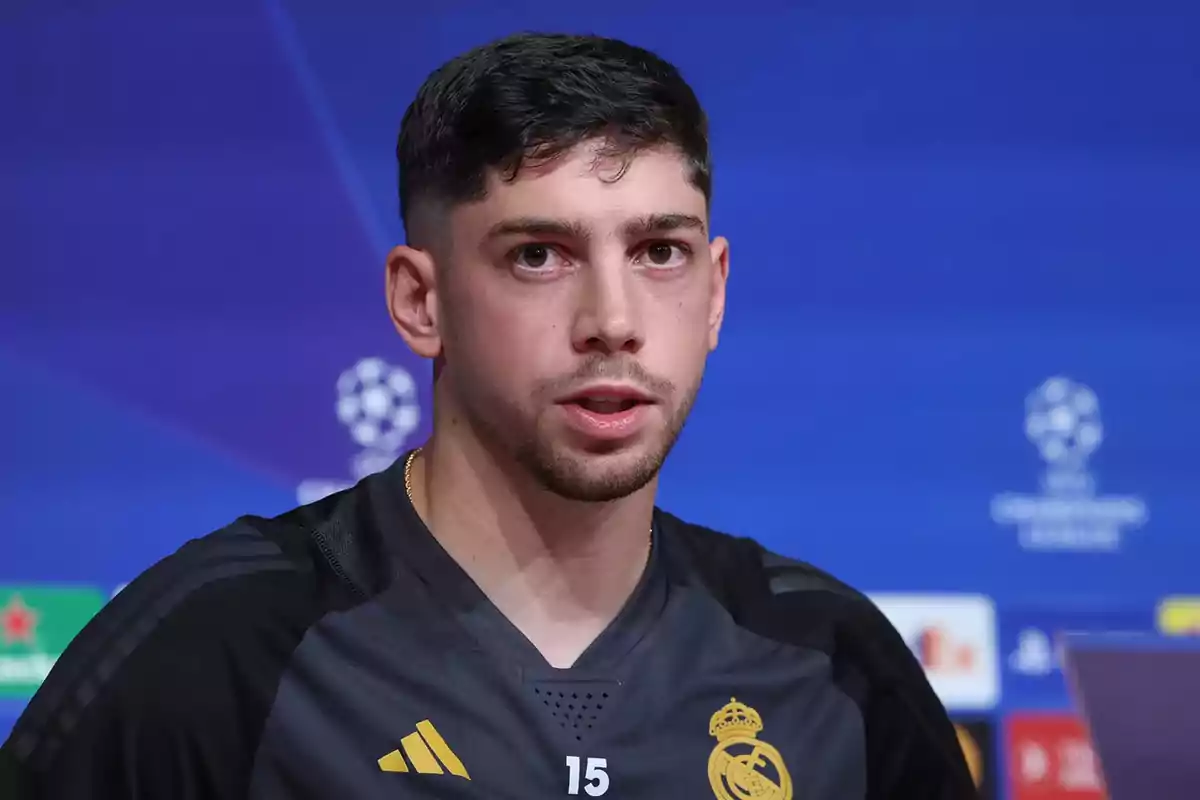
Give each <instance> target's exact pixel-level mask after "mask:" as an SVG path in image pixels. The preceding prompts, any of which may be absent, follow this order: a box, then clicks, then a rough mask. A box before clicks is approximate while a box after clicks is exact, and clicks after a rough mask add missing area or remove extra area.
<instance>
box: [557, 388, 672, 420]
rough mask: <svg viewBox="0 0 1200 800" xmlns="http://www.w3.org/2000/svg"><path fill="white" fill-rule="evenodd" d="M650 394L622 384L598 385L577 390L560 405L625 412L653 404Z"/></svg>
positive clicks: (596, 411) (600, 412)
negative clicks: (621, 385)
mask: <svg viewBox="0 0 1200 800" xmlns="http://www.w3.org/2000/svg"><path fill="white" fill-rule="evenodd" d="M654 402H655V401H654V399H653V398H652V397H650V396H649V395H646V394H643V393H642V392H640V391H638V390H636V389H633V388H630V387H620V386H597V387H592V388H589V389H584V390H582V391H579V392H576V393H575V394H572V395H570V396H568V397H566V398H563V399H562V400H560V401H559V404H560V405H569V406H578V407H579V408H582V409H583V410H584V411H587V412H589V413H591V414H597V415H605V416H606V415H610V414H623V413H625V412H627V411H631V410H633V409H635V408H637V407H638V406H647V405H653V404H654Z"/></svg>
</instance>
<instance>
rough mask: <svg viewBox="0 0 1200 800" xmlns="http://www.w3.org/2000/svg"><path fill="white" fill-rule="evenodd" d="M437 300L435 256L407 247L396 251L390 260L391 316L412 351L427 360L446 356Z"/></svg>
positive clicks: (388, 259)
mask: <svg viewBox="0 0 1200 800" xmlns="http://www.w3.org/2000/svg"><path fill="white" fill-rule="evenodd" d="M437 300H438V293H437V270H436V269H435V265H434V261H433V256H432V255H430V254H429V252H428V251H426V250H418V249H416V248H414V247H408V246H406V245H399V246H397V247H395V248H393V249H392V252H390V253H388V258H387V303H388V312H389V313H390V314H391V316H392V324H393V325H395V326H396V330H397V331H399V332H400V335H401V336H402V337H404V341H405V342H407V343H408V346H409V348H410V349H411V350H412V351H413V352H414V353H416V354H417V355H419V356H421V357H423V358H437V357H438V356H439V355H441V353H442V336H441V332H440V331H439V330H438V302H437Z"/></svg>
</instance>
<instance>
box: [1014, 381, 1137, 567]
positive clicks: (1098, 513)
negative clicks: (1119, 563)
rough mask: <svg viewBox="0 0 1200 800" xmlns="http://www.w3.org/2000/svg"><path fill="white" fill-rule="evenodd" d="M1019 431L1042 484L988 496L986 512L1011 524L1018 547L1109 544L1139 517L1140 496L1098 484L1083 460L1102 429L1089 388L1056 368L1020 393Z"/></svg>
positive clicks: (1105, 547)
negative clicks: (1038, 462)
mask: <svg viewBox="0 0 1200 800" xmlns="http://www.w3.org/2000/svg"><path fill="white" fill-rule="evenodd" d="M1025 435H1026V436H1027V437H1028V439H1029V441H1030V442H1031V443H1032V444H1033V445H1034V447H1036V448H1037V451H1038V455H1039V456H1041V459H1042V461H1043V462H1045V472H1044V473H1043V474H1042V480H1041V484H1042V485H1041V492H1040V493H1038V494H1020V493H1016V492H1005V493H1003V494H1000V495H997V496H996V497H994V498H993V499H992V519H993V520H994V521H995V522H996V523H998V524H1000V525H1012V526H1015V527H1016V528H1017V530H1018V535H1019V541H1020V545H1021V547H1022V548H1024V549H1026V550H1041V551H1050V550H1053V551H1092V552H1115V551H1117V550H1118V549H1120V546H1121V541H1122V537H1123V534H1124V532H1125V531H1126V530H1129V529H1134V528H1138V527H1141V526H1142V525H1144V524H1145V522H1146V518H1147V514H1146V505H1145V503H1144V502H1143V501H1142V499H1141V498H1139V497H1134V496H1127V495H1100V494H1098V492H1097V489H1096V477H1095V475H1094V474H1093V473H1092V471H1091V470H1090V469H1089V464H1088V460H1089V459H1090V458H1091V456H1092V455H1093V454H1094V453H1095V452H1096V450H1097V449H1098V448H1099V447H1100V445H1101V443H1102V442H1103V441H1104V435H1105V430H1104V425H1103V423H1102V422H1101V419H1100V401H1099V400H1098V398H1097V397H1096V394H1095V392H1093V391H1092V390H1091V388H1089V387H1088V386H1085V385H1084V384H1082V383H1078V382H1076V381H1073V380H1071V379H1070V378H1066V377H1062V376H1057V377H1053V378H1050V379H1049V380H1047V381H1045V382H1044V383H1043V384H1042V385H1041V386H1039V387H1038V388H1037V389H1035V390H1034V391H1033V392H1031V393H1030V394H1029V396H1028V397H1027V398H1026V400H1025Z"/></svg>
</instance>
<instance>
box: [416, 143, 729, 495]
mask: <svg viewBox="0 0 1200 800" xmlns="http://www.w3.org/2000/svg"><path fill="white" fill-rule="evenodd" d="M622 167H624V172H623V173H622V172H621V170H622ZM707 218H708V215H707V209H706V203H705V199H704V196H703V194H702V193H701V192H700V191H699V190H698V189H696V187H695V186H693V185H692V184H691V183H690V181H689V180H688V173H687V166H686V162H685V161H684V159H683V158H682V156H680V155H679V154H678V153H677V152H675V151H674V150H671V149H666V148H663V149H653V150H647V151H644V152H641V153H639V154H637V155H635V156H633V157H632V159H631V160H628V161H624V162H617V161H614V160H611V159H604V158H598V157H597V151H596V146H595V144H594V143H593V144H584V145H582V146H580V147H578V148H576V149H575V150H573V151H571V152H569V153H566V154H564V155H563V156H561V157H560V158H558V159H556V160H554V161H553V162H551V163H549V164H546V165H543V166H537V167H525V168H522V170H521V172H520V173H519V174H518V176H517V178H516V179H515V180H513V181H511V182H506V181H503V180H500V179H499V178H498V177H494V178H493V179H492V180H491V182H490V184H489V186H488V191H487V196H486V198H485V199H484V200H482V201H480V202H476V203H469V204H465V205H462V206H459V207H457V208H455V209H454V210H453V211H452V212H450V214H449V219H448V222H449V226H450V227H449V231H448V233H449V237H448V239H449V240H450V241H451V242H452V244H451V245H450V248H449V250H448V253H447V256H448V257H447V258H444V259H443V263H439V265H438V269H437V275H438V278H437V282H438V306H439V322H438V328H439V332H440V334H441V338H442V348H443V349H442V354H443V358H444V365H443V368H442V371H441V374H440V376H439V378H438V383H439V384H441V385H440V386H439V387H438V391H439V394H441V396H442V397H443V398H444V400H445V401H449V403H450V405H451V406H452V407H453V408H454V409H455V411H457V412H458V413H459V414H461V415H462V417H463V418H464V421H466V422H468V423H469V424H470V425H471V426H472V427H473V428H474V429H475V431H476V432H477V433H478V434H479V435H481V436H482V437H483V438H484V440H485V441H486V443H487V444H488V445H489V446H492V447H496V446H499V447H501V448H503V450H506V451H508V453H509V454H510V455H512V456H513V457H515V458H516V460H517V461H518V462H519V463H520V464H522V465H523V466H524V467H526V468H527V469H529V470H530V471H531V472H532V473H533V474H534V475H535V476H536V477H537V478H538V479H539V481H540V482H541V483H543V484H544V485H545V486H546V487H547V488H548V489H550V490H551V491H553V492H555V493H557V494H559V495H561V496H564V497H568V498H571V499H576V500H588V501H603V500H611V499H616V498H618V497H623V496H625V495H628V494H630V493H632V492H634V491H637V490H638V489H640V488H642V487H643V486H645V485H646V484H647V483H649V482H650V481H651V480H652V479H653V478H654V477H655V476H656V475H657V473H658V470H659V468H660V467H661V466H662V463H663V460H664V459H665V458H666V455H667V453H668V452H669V451H670V449H671V447H672V445H673V444H674V442H675V439H676V437H677V436H678V435H679V432H680V430H681V429H682V427H683V423H684V421H685V419H686V418H687V415H688V411H689V410H690V408H691V405H692V402H693V400H694V399H695V396H696V392H697V390H698V389H699V386H700V379H701V376H702V374H703V372H704V364H705V360H706V358H707V356H708V353H709V352H710V351H711V350H712V349H713V348H714V347H715V346H716V343H717V334H718V332H719V329H720V324H721V318H722V314H723V311H724V302H725V279H726V275H727V272H728V250H727V245H726V243H725V241H724V240H723V239H716V240H714V241H711V242H710V241H709V238H708V231H707ZM443 392H444V393H445V394H442V393H443Z"/></svg>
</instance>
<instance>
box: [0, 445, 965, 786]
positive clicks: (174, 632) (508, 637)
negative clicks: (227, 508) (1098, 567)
mask: <svg viewBox="0 0 1200 800" xmlns="http://www.w3.org/2000/svg"><path fill="white" fill-rule="evenodd" d="M402 466H403V461H400V462H398V463H397V466H395V467H393V468H392V469H390V470H388V471H386V472H383V473H381V474H378V475H374V476H372V477H369V478H367V479H365V480H364V481H362V482H361V483H359V484H358V485H357V486H356V487H354V488H352V489H349V490H347V491H345V492H342V493H340V494H336V495H333V496H331V497H328V498H326V499H324V500H322V501H320V502H317V503H315V504H312V505H308V506H303V507H301V508H298V509H296V510H294V511H291V512H289V513H287V514H284V515H282V516H280V517H276V518H273V519H265V518H260V517H245V518H242V519H239V520H238V521H236V522H234V523H233V524H232V525H230V526H229V527H227V528H224V529H222V530H220V531H217V532H215V533H212V534H210V535H208V536H205V537H203V538H201V539H197V540H194V541H191V542H189V543H187V544H186V545H184V546H183V547H182V548H181V549H180V550H179V551H178V552H176V553H175V554H174V555H172V556H170V557H169V558H167V559H165V560H164V561H162V562H160V563H159V564H157V565H155V566H154V567H152V568H151V569H150V570H148V571H147V572H146V573H144V574H143V575H141V576H140V577H139V578H137V580H135V581H134V582H133V583H131V584H130V585H129V586H128V587H126V588H125V589H124V590H123V591H122V592H121V593H120V594H118V595H117V596H116V597H115V598H114V599H113V600H112V602H110V603H109V604H108V606H107V607H105V609H104V610H103V611H102V612H101V613H100V614H99V615H98V616H97V617H96V618H95V619H94V620H93V621H92V622H91V623H90V624H89V625H88V626H87V627H86V628H85V629H84V630H83V632H82V633H80V635H79V636H78V637H77V638H76V639H75V641H74V642H73V643H72V644H71V645H70V647H69V648H68V650H67V651H66V653H65V654H64V655H63V657H62V658H61V659H60V661H59V663H58V664H57V665H56V666H55V668H54V670H53V671H52V672H51V674H50V676H49V677H48V678H47V680H46V682H45V683H44V685H43V686H42V688H41V690H40V691H39V692H38V693H37V695H36V696H35V697H34V698H33V700H32V701H31V702H30V704H29V706H28V708H27V709H26V711H25V713H24V715H23V716H22V717H21V719H20V720H19V721H18V723H17V725H16V727H15V728H14V730H13V732H12V735H11V737H10V738H9V740H8V741H7V742H6V743H5V745H4V747H3V750H2V751H0V776H3V777H0V797H5V798H8V797H18V798H24V797H36V798H43V797H44V798H164V799H166V798H169V799H170V800H187V799H190V798H196V799H199V798H225V799H226V800H228V799H229V798H243V797H246V798H256V799H258V798H262V799H263V800H268V799H269V800H275V799H276V798H321V800H331V799H334V798H362V799H363V800H372V799H373V798H389V799H391V798H447V799H449V798H478V799H479V800H484V799H485V798H486V800H534V799H535V798H536V799H540V798H558V797H562V798H570V797H574V796H578V797H581V798H595V797H610V798H616V799H618V800H667V799H670V800H703V799H704V798H714V797H715V798H717V799H718V800H748V799H749V798H760V799H762V800H792V798H795V800H858V799H859V798H902V799H903V800H918V799H921V798H934V799H937V800H943V799H944V800H959V799H960V798H969V797H973V796H974V787H973V784H972V781H971V777H970V774H969V772H968V769H967V766H966V763H965V760H964V758H963V756H962V752H961V750H960V748H959V744H958V739H957V737H956V735H955V731H954V728H953V726H952V725H951V723H950V721H949V719H948V717H947V715H946V712H945V710H944V709H943V707H942V705H941V703H940V702H939V701H938V699H937V697H936V696H935V695H934V693H933V691H932V690H931V689H930V686H929V684H928V683H927V681H926V679H925V676H924V674H923V672H922V670H921V668H920V666H919V665H918V663H917V661H916V660H915V658H914V657H913V655H912V654H911V653H910V651H909V649H908V648H907V647H906V645H905V643H904V641H903V640H902V639H901V638H900V636H899V635H898V634H897V633H896V631H895V630H894V629H893V628H892V626H891V625H890V624H889V623H888V622H887V620H886V619H885V618H884V617H883V615H882V614H881V613H880V612H879V611H878V610H877V609H876V608H875V607H874V606H873V605H872V604H871V603H870V602H869V601H868V600H867V599H866V598H865V597H864V596H863V595H861V594H859V593H857V592H855V591H854V590H852V589H850V588H848V587H847V586H845V585H843V584H841V583H839V582H838V581H836V580H834V579H833V578H830V577H829V576H828V575H826V574H824V573H822V572H820V571H818V570H816V569H814V568H813V567H810V566H807V565H805V564H802V563H798V562H795V561H790V560H787V559H784V558H781V557H778V556H775V555H773V554H771V553H769V552H766V551H764V550H763V549H762V548H761V547H760V546H759V545H758V544H756V543H755V542H753V541H751V540H749V539H739V538H734V537H731V536H726V535H724V534H720V533H716V532H714V531H711V530H707V529H705V528H701V527H697V526H694V525H689V524H687V523H685V522H682V521H681V520H679V519H677V518H676V517H673V516H671V515H670V514H667V513H665V512H662V511H658V512H656V514H655V520H654V543H653V545H654V546H653V547H652V550H651V553H652V555H651V561H650V565H649V567H648V569H647V570H646V573H645V577H644V578H643V579H642V582H641V585H640V586H639V588H638V589H637V590H636V591H635V592H634V595H633V596H632V597H631V598H630V600H629V601H628V603H627V605H626V607H625V608H624V610H623V611H622V612H621V613H620V614H619V616H618V617H617V619H616V620H615V621H614V622H613V623H612V624H611V625H610V626H609V628H608V629H607V630H606V631H605V632H604V633H602V634H601V636H600V637H599V638H598V639H597V640H596V641H595V642H594V643H593V644H592V645H591V647H590V648H589V649H588V650H587V651H586V652H585V653H584V654H583V655H582V657H581V658H580V659H579V660H578V662H577V663H576V664H575V665H574V666H572V667H571V668H570V669H554V668H552V667H550V666H549V665H548V664H547V663H546V661H545V660H544V659H543V658H542V657H541V655H540V654H539V653H538V651H537V650H536V649H535V648H534V647H533V646H532V645H531V644H530V643H529V642H528V641H527V640H526V639H525V638H524V637H523V636H522V635H521V634H520V633H519V632H518V631H517V630H516V628H514V627H513V626H512V625H511V624H510V623H509V622H508V621H507V620H506V619H505V618H504V617H503V616H502V615H501V614H500V613H499V612H498V611H497V610H496V608H495V607H494V606H493V605H492V604H491V603H490V602H489V601H488V600H487V598H486V597H485V596H484V595H483V594H482V592H481V591H480V590H479V589H478V587H477V586H475V584H474V583H473V582H472V581H471V580H470V579H469V578H468V577H467V575H466V574H465V573H464V572H463V571H462V570H461V569H460V568H459V567H458V565H457V564H456V563H455V562H454V561H453V560H452V559H451V558H450V557H449V556H448V555H447V554H446V552H445V551H444V550H442V549H441V547H440V546H439V545H438V543H437V541H436V540H435V539H434V538H433V536H432V535H431V534H430V533H429V531H428V530H427V529H426V528H425V526H424V524H423V523H422V522H421V520H420V518H419V517H418V516H417V515H416V513H415V511H414V510H413V508H412V506H411V504H409V502H408V501H407V499H406V496H405V492H404V487H403V477H402V474H401V472H402Z"/></svg>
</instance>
